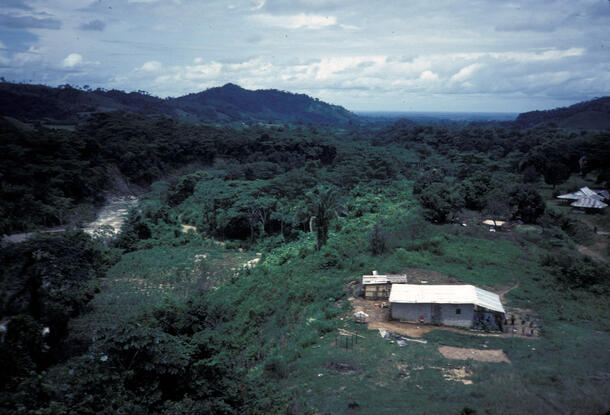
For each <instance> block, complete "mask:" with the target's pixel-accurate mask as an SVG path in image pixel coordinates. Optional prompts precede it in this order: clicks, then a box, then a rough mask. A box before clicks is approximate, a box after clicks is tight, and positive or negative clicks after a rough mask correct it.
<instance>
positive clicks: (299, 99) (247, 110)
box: [170, 84, 358, 124]
mask: <svg viewBox="0 0 610 415" xmlns="http://www.w3.org/2000/svg"><path fill="white" fill-rule="evenodd" d="M170 102H171V103H172V104H173V105H174V106H175V107H177V108H180V109H181V110H183V111H185V112H187V113H189V114H195V115H196V116H197V117H199V118H202V119H208V120H214V121H244V120H258V121H283V122H299V121H300V122H311V123H318V124H337V123H340V124H344V123H349V122H350V121H351V122H354V121H357V120H358V116H357V115H355V114H353V113H351V112H349V111H347V110H346V109H345V108H343V107H341V106H338V105H330V104H327V103H325V102H323V101H320V100H318V99H315V98H311V97H310V96H308V95H305V94H292V93H289V92H283V91H278V90H277V89H265V90H256V91H250V90H247V89H244V88H241V87H239V86H238V85H235V84H226V85H224V86H222V87H218V88H210V89H208V90H206V91H203V92H199V93H196V94H189V95H186V96H183V97H180V98H175V99H172V100H170Z"/></svg>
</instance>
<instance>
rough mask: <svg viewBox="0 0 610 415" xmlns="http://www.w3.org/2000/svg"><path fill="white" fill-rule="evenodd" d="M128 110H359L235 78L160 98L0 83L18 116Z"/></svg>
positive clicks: (255, 117)
mask: <svg viewBox="0 0 610 415" xmlns="http://www.w3.org/2000/svg"><path fill="white" fill-rule="evenodd" d="M108 111H127V112H133V113H137V114H143V115H167V116H170V117H173V118H180V119H188V120H191V121H198V122H205V123H227V122H238V121H241V122H247V123H250V122H304V123H315V124H328V125H338V124H346V123H349V122H354V121H357V120H358V116H356V115H355V114H353V113H351V112H349V111H347V110H346V109H345V108H343V107H340V106H337V105H331V104H327V103H325V102H322V101H320V100H318V99H315V98H311V97H309V96H307V95H305V94H292V93H289V92H283V91H278V90H275V89H270V90H257V91H250V90H246V89H243V88H241V87H239V86H237V85H234V84H226V85H225V86H222V87H217V88H211V89H208V90H206V91H203V92H199V93H195V94H189V95H186V96H183V97H178V98H168V99H161V98H157V97H154V96H151V95H148V94H147V93H146V92H144V91H137V92H129V93H127V92H124V91H119V90H110V91H107V90H102V89H96V90H81V89H76V88H73V87H71V86H69V85H63V86H60V87H58V88H51V87H48V86H44V85H27V84H11V83H8V82H3V83H0V114H3V115H5V116H10V117H15V118H18V119H20V120H42V119H46V120H50V121H60V122H69V123H71V122H76V121H78V120H79V119H80V118H82V117H83V116H87V115H88V114H90V113H91V112H108Z"/></svg>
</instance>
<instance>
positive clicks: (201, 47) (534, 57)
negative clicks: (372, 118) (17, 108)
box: [0, 0, 610, 112]
mask: <svg viewBox="0 0 610 415" xmlns="http://www.w3.org/2000/svg"><path fill="white" fill-rule="evenodd" d="M0 76H3V77H4V78H5V79H6V80H7V81H12V82H26V83H36V84H45V85H50V86H57V85H63V84H70V85H73V86H80V87H84V86H85V85H87V86H89V87H91V88H94V89H95V88H105V89H113V88H116V89H122V90H125V91H135V90H144V91H147V92H149V93H150V94H152V95H155V96H159V97H167V96H172V97H176V96H181V95H184V94H188V93H192V92H199V91H202V90H205V89H208V88H211V87H215V86H221V85H224V84H225V83H228V82H231V83H235V84H238V85H240V86H242V87H244V88H247V89H270V88H274V89H279V90H284V91H290V92H295V93H305V94H308V95H311V96H313V97H316V98H319V99H322V100H324V101H327V102H330V103H333V104H338V105H342V106H344V107H346V108H347V109H349V110H353V111H473V112H480V111H484V112H492V111H493V112H523V111H530V110H535V109H549V108H555V107H559V106H566V105H571V104H573V103H576V102H579V101H583V100H588V99H592V98H595V97H601V96H606V95H610V0H526V1H500V0H489V1H483V0H472V1H467V0H433V1H431V0H422V1H420V0H401V1H391V0H388V1H377V0H366V1H359V0H235V1H231V0H205V1H202V0H199V1H194V0H94V1H91V0H52V1H48V0H1V1H0Z"/></svg>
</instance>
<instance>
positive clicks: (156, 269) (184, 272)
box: [74, 238, 256, 330]
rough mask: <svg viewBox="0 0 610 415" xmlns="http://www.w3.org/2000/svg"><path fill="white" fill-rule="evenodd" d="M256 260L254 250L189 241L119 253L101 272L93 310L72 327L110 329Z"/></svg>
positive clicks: (183, 297) (212, 286) (220, 280)
mask: <svg viewBox="0 0 610 415" xmlns="http://www.w3.org/2000/svg"><path fill="white" fill-rule="evenodd" d="M253 258H256V255H255V253H254V252H250V251H245V252H239V251H237V250H230V249H225V248H224V247H223V246H221V245H218V244H216V243H214V242H212V241H205V240H200V239H198V238H196V239H194V240H193V241H191V242H190V243H189V244H187V245H183V246H177V247H174V246H167V245H161V246H155V247H152V248H149V249H144V250H139V251H134V252H131V253H128V254H125V255H123V256H122V257H121V260H120V261H119V262H118V263H117V264H115V265H114V266H113V267H112V268H110V270H108V272H107V277H106V278H105V279H104V280H103V281H102V282H101V291H100V293H99V294H97V295H96V296H95V298H94V299H93V301H92V302H91V305H92V307H93V311H92V312H90V313H88V314H86V315H85V316H83V317H82V318H81V319H79V320H78V321H75V322H74V326H75V328H81V329H84V330H86V329H87V327H102V326H114V325H116V324H117V323H118V322H120V321H126V320H129V319H130V318H134V316H136V315H137V314H139V313H141V312H142V311H143V310H145V309H147V308H150V307H153V306H155V305H157V304H159V303H162V302H163V301H165V300H169V301H177V302H182V301H184V300H186V299H187V298H188V297H189V296H190V295H192V294H193V293H195V292H197V291H200V290H209V289H215V288H216V287H218V286H219V285H221V284H222V283H223V282H225V281H227V280H229V279H230V278H231V277H233V276H234V275H235V274H236V273H237V272H238V271H239V270H241V269H242V267H243V265H244V264H245V263H246V262H247V261H249V260H251V259H253Z"/></svg>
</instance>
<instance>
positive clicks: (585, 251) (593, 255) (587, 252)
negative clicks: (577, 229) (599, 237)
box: [578, 242, 608, 263]
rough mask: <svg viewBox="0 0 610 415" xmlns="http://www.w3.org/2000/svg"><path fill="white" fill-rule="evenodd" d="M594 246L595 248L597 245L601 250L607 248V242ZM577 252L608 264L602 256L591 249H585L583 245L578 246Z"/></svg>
mask: <svg viewBox="0 0 610 415" xmlns="http://www.w3.org/2000/svg"><path fill="white" fill-rule="evenodd" d="M595 245H596V247H597V246H598V245H599V246H600V247H602V248H603V247H605V246H607V242H606V244H604V243H599V244H595ZM578 252H580V253H581V254H583V255H586V256H588V257H591V258H595V259H597V260H599V261H601V262H605V263H608V261H607V260H606V258H604V257H603V256H602V254H600V253H599V252H597V251H594V250H592V249H591V248H587V247H586V246H584V245H578Z"/></svg>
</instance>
